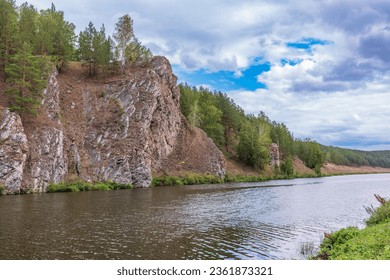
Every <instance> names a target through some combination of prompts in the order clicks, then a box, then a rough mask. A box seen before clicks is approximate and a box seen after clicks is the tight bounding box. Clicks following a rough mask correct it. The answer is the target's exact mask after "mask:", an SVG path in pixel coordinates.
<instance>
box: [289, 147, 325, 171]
mask: <svg viewBox="0 0 390 280" xmlns="http://www.w3.org/2000/svg"><path fill="white" fill-rule="evenodd" d="M294 145H295V153H296V155H298V157H299V158H300V159H301V160H302V161H303V162H304V164H305V165H306V166H307V167H309V168H312V169H314V170H315V171H316V173H317V174H318V175H320V174H321V167H322V165H323V164H324V159H325V156H324V153H323V152H322V150H321V146H320V144H318V143H317V142H315V141H312V140H310V139H305V140H296V141H295V144H294Z"/></svg>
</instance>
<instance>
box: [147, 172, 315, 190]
mask: <svg viewBox="0 0 390 280" xmlns="http://www.w3.org/2000/svg"><path fill="white" fill-rule="evenodd" d="M318 177H319V176H318V175H315V174H295V175H294V176H287V175H282V174H279V175H269V176H262V175H259V176H253V175H252V176H251V175H234V176H233V175H229V174H227V175H226V176H225V177H224V178H220V177H218V176H215V175H210V174H197V173H191V172H189V173H183V174H181V175H179V176H171V175H162V176H154V177H153V180H152V184H151V186H152V187H156V186H181V185H202V184H220V183H233V182H236V183H244V182H262V181H269V180H283V179H294V178H318Z"/></svg>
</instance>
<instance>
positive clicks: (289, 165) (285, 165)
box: [280, 156, 295, 177]
mask: <svg viewBox="0 0 390 280" xmlns="http://www.w3.org/2000/svg"><path fill="white" fill-rule="evenodd" d="M280 170H281V171H282V173H283V174H285V175H287V176H288V177H293V176H294V174H295V170H294V163H293V159H292V157H291V156H288V157H287V158H286V159H285V160H284V162H282V163H281V165H280Z"/></svg>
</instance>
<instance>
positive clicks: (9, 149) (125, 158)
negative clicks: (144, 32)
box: [0, 57, 226, 193]
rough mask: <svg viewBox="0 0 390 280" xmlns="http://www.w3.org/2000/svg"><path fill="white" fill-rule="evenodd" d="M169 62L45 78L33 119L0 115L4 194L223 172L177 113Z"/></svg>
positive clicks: (213, 152)
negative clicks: (99, 74) (103, 75)
mask: <svg viewBox="0 0 390 280" xmlns="http://www.w3.org/2000/svg"><path fill="white" fill-rule="evenodd" d="M176 82H177V79H176V77H175V76H174V75H173V73H172V69H171V66H170V64H169V61H168V60H167V59H165V58H163V57H154V58H153V59H152V61H151V63H150V65H149V66H148V67H137V68H132V69H130V70H129V71H128V72H127V73H126V74H125V75H123V76H116V77H112V78H110V79H100V80H98V79H90V78H88V77H84V72H83V71H81V70H80V69H75V68H74V67H73V68H72V67H71V68H70V69H69V70H67V72H65V73H64V74H61V75H58V74H57V73H56V72H53V74H52V75H51V76H50V77H49V79H48V83H47V88H46V90H45V91H44V99H43V102H42V106H41V109H40V113H39V115H38V117H34V118H23V124H22V121H21V119H20V117H19V116H18V115H16V114H14V113H11V112H9V111H8V110H7V109H5V108H1V111H0V144H1V147H0V185H3V186H4V187H5V191H6V192H7V193H17V192H27V191H31V192H44V191H45V190H46V188H47V186H48V185H49V184H50V183H52V182H54V183H57V182H60V181H66V180H76V179H80V180H86V181H114V182H118V183H124V184H133V185H134V186H136V187H148V186H149V185H150V183H151V180H152V176H153V175H154V174H172V173H174V174H177V173H181V172H187V171H191V172H195V173H208V174H215V175H218V176H224V174H225V164H226V163H225V159H224V157H223V155H222V153H221V152H220V151H219V150H218V149H217V147H216V146H215V145H214V143H213V142H212V140H211V139H209V138H208V137H207V136H206V134H205V133H204V132H203V131H201V130H199V129H193V128H191V127H189V125H188V124H187V122H186V120H185V118H184V117H183V115H182V114H181V112H180V107H179V104H180V102H179V101H180V94H179V89H178V87H177V85H176Z"/></svg>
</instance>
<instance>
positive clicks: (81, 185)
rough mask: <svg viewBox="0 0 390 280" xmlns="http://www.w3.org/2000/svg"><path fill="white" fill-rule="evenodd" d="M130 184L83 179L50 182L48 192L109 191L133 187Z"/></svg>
mask: <svg viewBox="0 0 390 280" xmlns="http://www.w3.org/2000/svg"><path fill="white" fill-rule="evenodd" d="M132 188H133V186H132V185H129V184H119V183H114V182H98V183H89V182H83V181H74V182H60V183H58V184H54V183H52V184H50V185H49V186H48V188H47V190H46V191H47V192H48V193H56V192H80V191H82V192H83V191H109V190H118V189H132Z"/></svg>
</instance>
